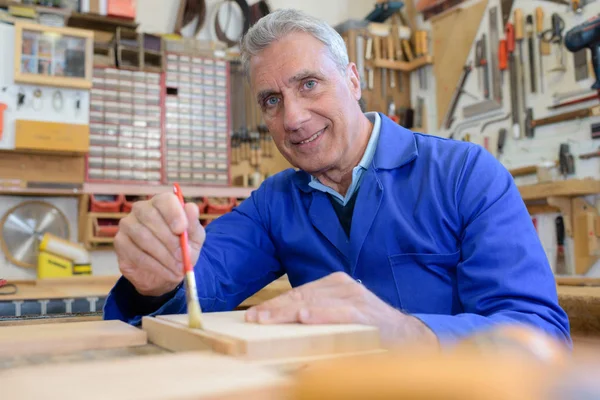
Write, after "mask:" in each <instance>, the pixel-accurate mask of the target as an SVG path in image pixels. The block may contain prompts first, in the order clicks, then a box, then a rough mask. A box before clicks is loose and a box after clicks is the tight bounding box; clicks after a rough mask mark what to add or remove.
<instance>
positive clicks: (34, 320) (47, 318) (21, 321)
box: [0, 313, 103, 327]
mask: <svg viewBox="0 0 600 400" xmlns="http://www.w3.org/2000/svg"><path fill="white" fill-rule="evenodd" d="M102 319H103V318H102V315H101V313H97V314H91V315H85V314H84V315H78V316H72V315H71V314H58V315H56V316H55V315H52V314H46V315H36V316H33V317H32V316H27V317H0V327H3V326H17V325H19V326H23V325H45V324H58V323H61V324H64V323H69V322H85V321H102Z"/></svg>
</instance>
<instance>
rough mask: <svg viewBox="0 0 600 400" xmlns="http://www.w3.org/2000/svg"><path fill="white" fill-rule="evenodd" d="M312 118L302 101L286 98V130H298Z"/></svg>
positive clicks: (284, 110) (284, 122) (284, 114)
mask: <svg viewBox="0 0 600 400" xmlns="http://www.w3.org/2000/svg"><path fill="white" fill-rule="evenodd" d="M309 119H310V112H309V111H308V110H307V109H306V107H305V105H304V104H303V102H302V101H300V100H297V99H286V100H285V102H284V108H283V126H284V128H285V130H286V131H297V130H298V129H300V127H301V126H302V124H303V123H305V122H306V121H308V120H309Z"/></svg>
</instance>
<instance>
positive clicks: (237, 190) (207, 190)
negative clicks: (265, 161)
mask: <svg viewBox="0 0 600 400" xmlns="http://www.w3.org/2000/svg"><path fill="white" fill-rule="evenodd" d="M254 189H255V188H244V187H234V186H182V187H181V190H182V192H183V194H184V196H186V197H204V196H207V197H235V198H246V197H249V196H250V194H251V193H252V191H253V190H254ZM172 191H173V186H170V185H136V184H118V183H85V184H84V185H83V193H87V194H107V193H115V194H116V193H122V194H124V195H130V196H147V195H154V194H159V193H164V192H172Z"/></svg>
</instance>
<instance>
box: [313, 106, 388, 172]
mask: <svg viewBox="0 0 600 400" xmlns="http://www.w3.org/2000/svg"><path fill="white" fill-rule="evenodd" d="M365 117H367V118H368V119H369V121H371V123H372V124H373V129H372V130H371V136H370V137H369V142H368V143H367V148H366V149H365V152H364V153H363V156H362V158H361V159H360V162H359V163H358V165H357V166H356V167H354V171H356V169H357V168H362V169H365V170H366V169H368V168H369V164H371V162H373V157H374V156H375V151H376V150H377V141H378V139H379V131H380V130H381V117H380V116H379V114H378V113H376V112H367V113H365ZM354 175H355V174H353V176H352V179H354ZM310 182H319V180H318V179H317V178H315V177H314V176H313V175H311V176H310Z"/></svg>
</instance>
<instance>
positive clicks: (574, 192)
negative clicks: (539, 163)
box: [519, 179, 600, 201]
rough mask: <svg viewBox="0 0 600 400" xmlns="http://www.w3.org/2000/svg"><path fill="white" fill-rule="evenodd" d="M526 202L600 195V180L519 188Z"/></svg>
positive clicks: (575, 180)
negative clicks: (558, 197)
mask: <svg viewBox="0 0 600 400" xmlns="http://www.w3.org/2000/svg"><path fill="white" fill-rule="evenodd" d="M519 192H520V193H521V197H522V198H523V200H524V201H528V200H540V199H545V198H547V197H550V196H572V197H574V196H585V195H588V194H597V193H600V180H597V179H569V180H566V181H556V182H546V183H537V184H534V185H523V186H519Z"/></svg>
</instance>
